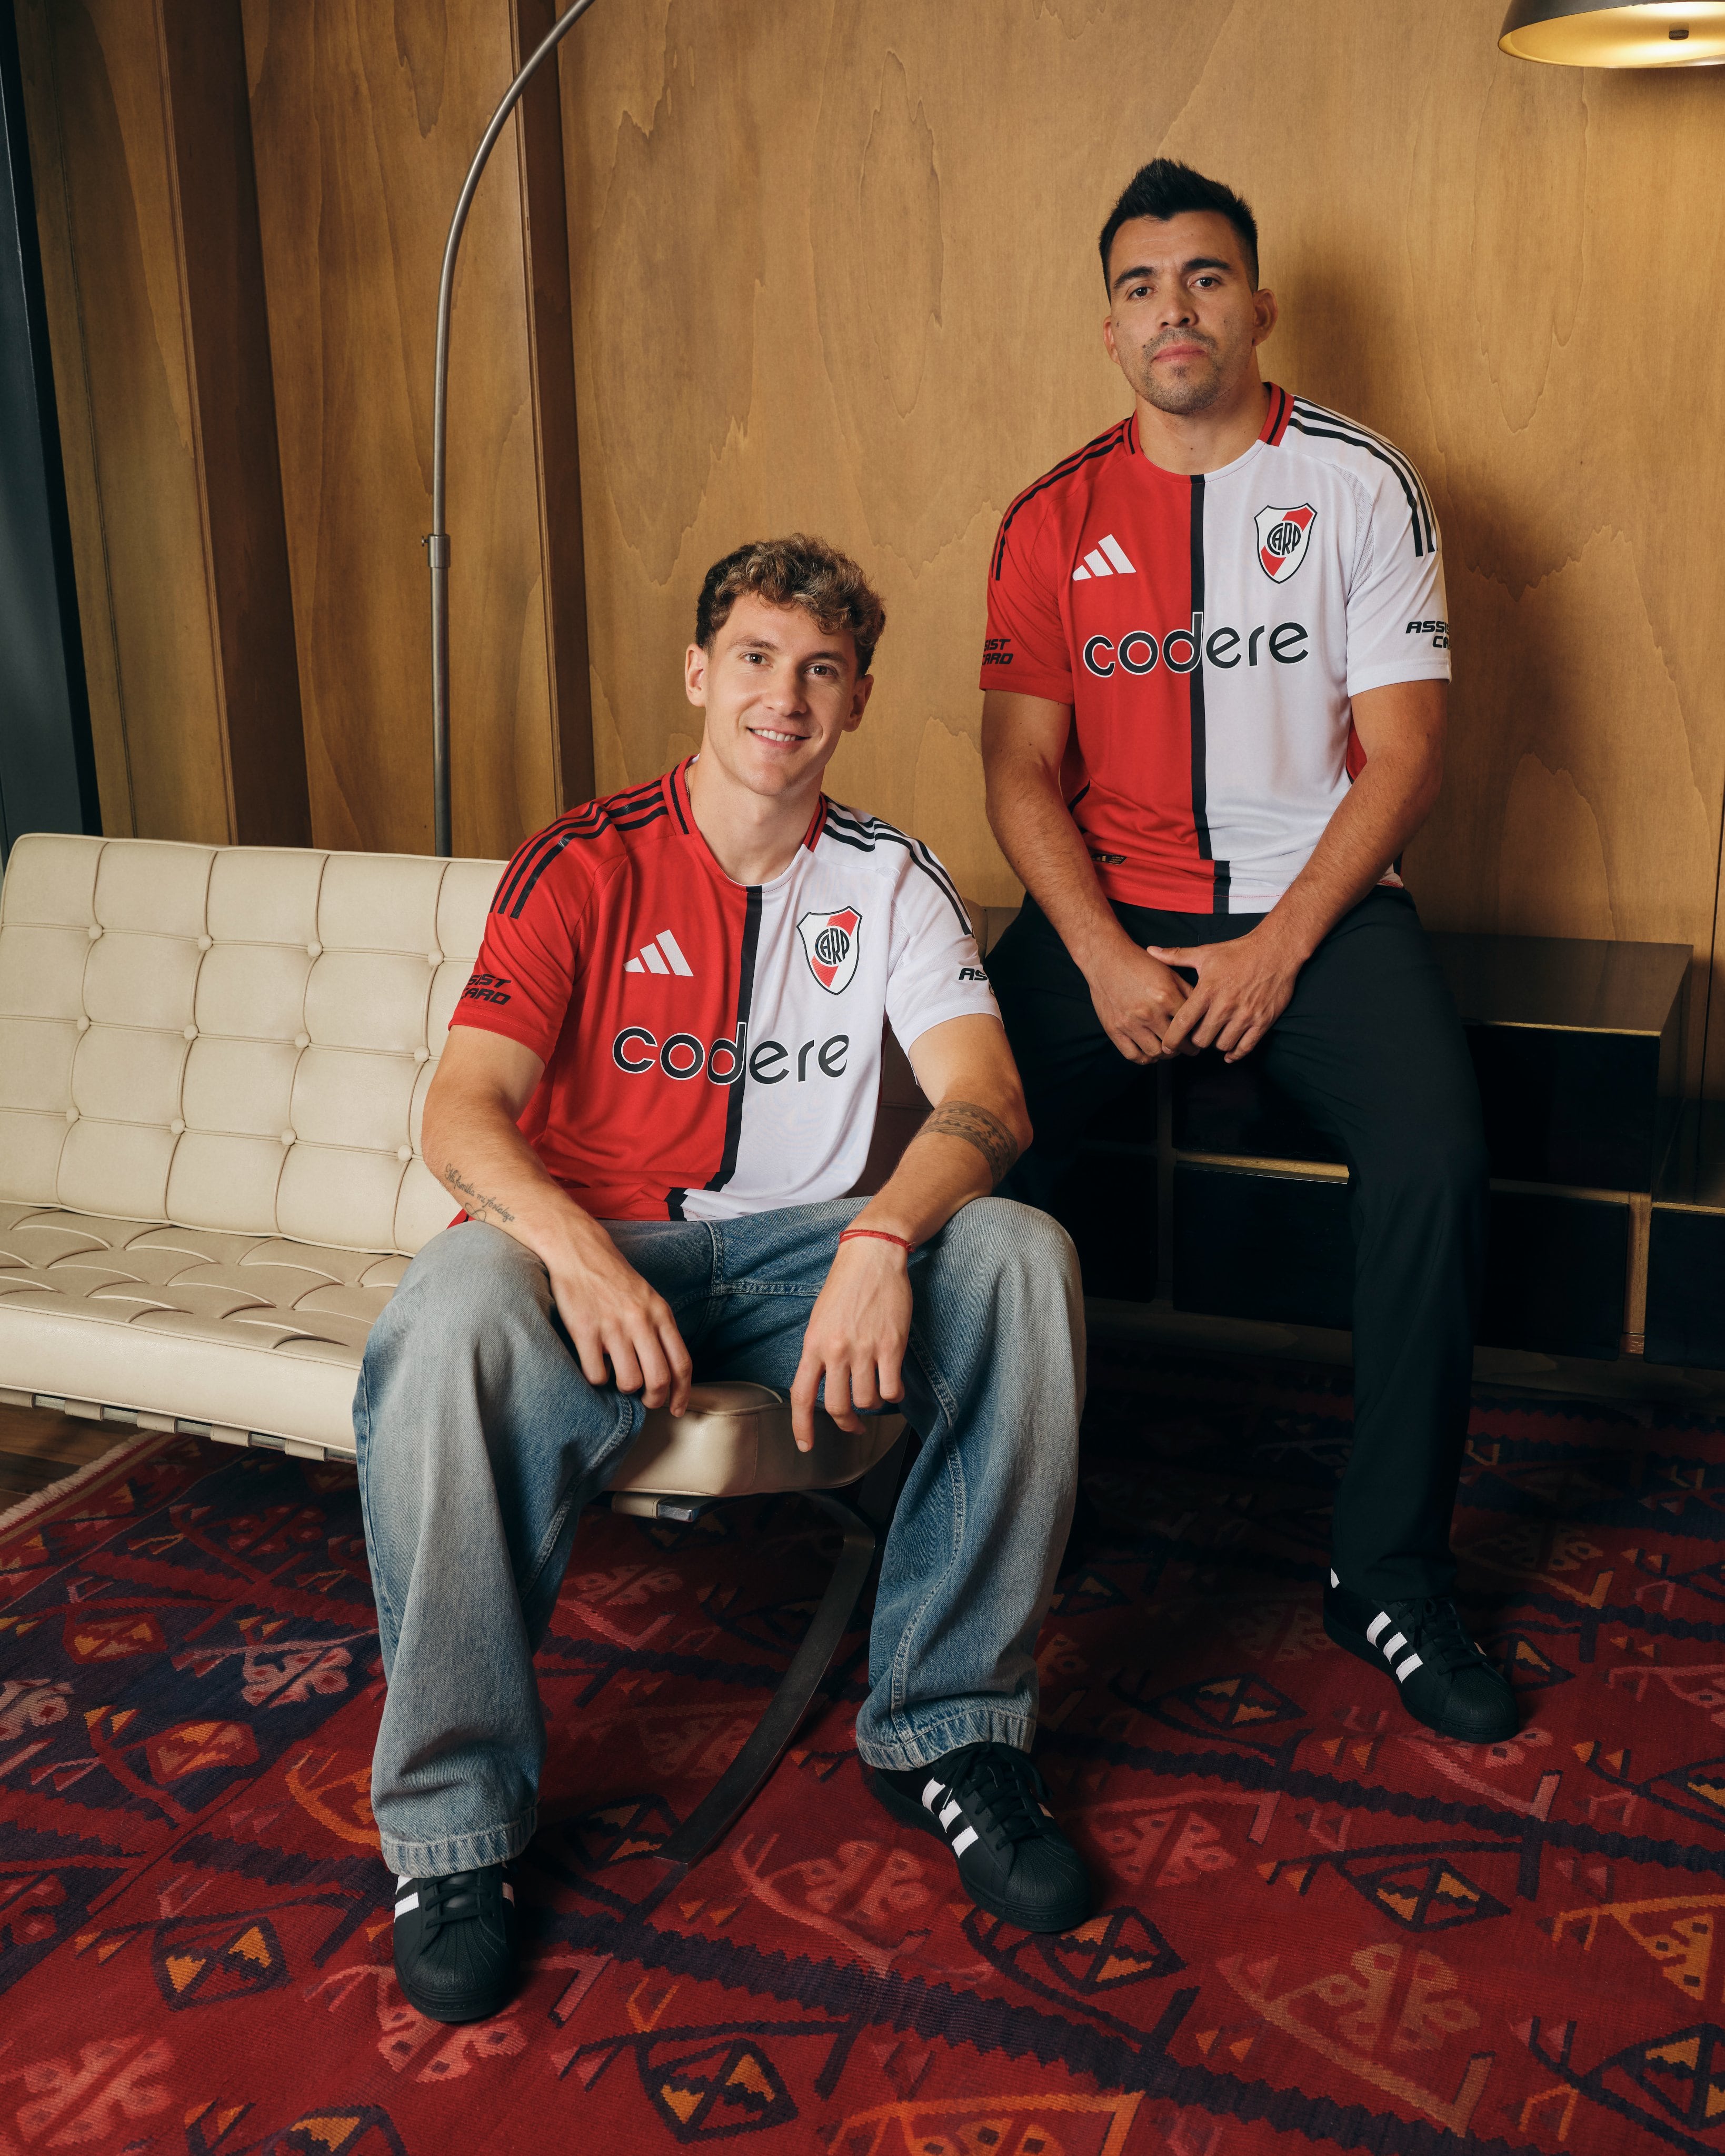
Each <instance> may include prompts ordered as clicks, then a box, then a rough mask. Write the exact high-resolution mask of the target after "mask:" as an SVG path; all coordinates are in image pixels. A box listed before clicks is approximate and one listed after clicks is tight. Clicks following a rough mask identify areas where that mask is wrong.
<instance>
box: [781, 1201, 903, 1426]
mask: <svg viewBox="0 0 1725 2156" xmlns="http://www.w3.org/2000/svg"><path fill="white" fill-rule="evenodd" d="M910 1337H911V1281H910V1274H909V1270H908V1261H907V1259H906V1254H905V1252H904V1251H902V1250H899V1249H898V1248H897V1247H896V1245H893V1244H891V1243H888V1242H877V1241H875V1240H872V1239H870V1240H858V1241H856V1242H853V1243H846V1244H844V1245H841V1246H840V1248H839V1253H838V1255H837V1256H836V1257H834V1260H833V1264H832V1270H830V1271H829V1273H828V1275H827V1279H826V1286H824V1288H822V1290H821V1291H820V1293H819V1295H818V1296H816V1297H815V1299H814V1309H813V1310H812V1311H811V1312H809V1327H808V1330H807V1331H806V1332H804V1333H803V1359H802V1361H801V1362H800V1363H798V1365H797V1375H796V1378H795V1380H794V1381H793V1383H792V1386H791V1428H792V1430H793V1433H794V1435H795V1437H796V1440H797V1449H798V1451H799V1452H809V1451H812V1450H814V1404H815V1399H816V1396H817V1395H818V1394H819V1392H820V1389H821V1380H822V1378H825V1380H826V1410H827V1413H828V1414H829V1415H830V1416H831V1417H832V1418H833V1420H834V1422H835V1423H837V1424H838V1425H839V1429H840V1430H850V1431H851V1432H852V1433H853V1434H855V1433H856V1432H857V1431H860V1430H861V1428H862V1426H863V1425H862V1418H863V1415H865V1414H870V1413H874V1412H875V1411H877V1410H879V1409H881V1408H885V1407H890V1406H891V1405H892V1404H894V1403H896V1401H899V1400H901V1399H903V1398H904V1396H905V1386H904V1376H903V1371H904V1360H905V1347H906V1343H907V1342H908V1341H909V1339H910Z"/></svg>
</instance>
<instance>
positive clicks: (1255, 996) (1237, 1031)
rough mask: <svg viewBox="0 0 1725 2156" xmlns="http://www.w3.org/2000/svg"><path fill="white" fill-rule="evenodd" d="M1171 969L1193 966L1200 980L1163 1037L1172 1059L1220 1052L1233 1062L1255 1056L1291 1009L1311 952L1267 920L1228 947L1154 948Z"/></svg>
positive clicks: (1209, 945) (1215, 945)
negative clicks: (1290, 1001) (1200, 1052)
mask: <svg viewBox="0 0 1725 2156" xmlns="http://www.w3.org/2000/svg"><path fill="white" fill-rule="evenodd" d="M1152 950H1153V953H1154V955H1155V956H1156V957H1158V958H1164V959H1166V960H1167V961H1168V963H1169V965H1171V966H1189V967H1190V968H1192V970H1193V971H1194V973H1196V974H1197V976H1198V980H1197V983H1196V984H1195V986H1194V988H1192V990H1191V992H1190V993H1189V995H1188V996H1187V998H1186V1000H1185V1002H1184V1003H1183V1004H1181V1006H1180V1009H1179V1011H1178V1014H1177V1015H1176V1016H1175V1018H1174V1019H1173V1024H1171V1025H1170V1026H1169V1027H1168V1031H1167V1033H1166V1034H1164V1035H1163V1049H1164V1050H1165V1052H1166V1053H1167V1054H1168V1055H1178V1054H1184V1055H1196V1054H1197V1052H1198V1050H1199V1049H1201V1048H1219V1049H1220V1050H1221V1051H1222V1054H1223V1055H1224V1058H1225V1059H1226V1060H1227V1061H1228V1062H1230V1063H1238V1062H1239V1060H1240V1058H1241V1056H1243V1055H1250V1054H1251V1052H1252V1050H1254V1049H1255V1047H1256V1046H1257V1045H1258V1043H1259V1042H1260V1040H1262V1039H1263V1038H1264V1036H1265V1034H1266V1033H1268V1032H1269V1030H1270V1029H1271V1026H1273V1025H1274V1024H1275V1023H1276V1020H1277V1019H1279V1018H1280V1017H1281V1014H1282V1013H1283V1012H1284V1011H1285V1010H1286V1009H1287V1007H1288V998H1290V997H1291V995H1292V994H1293V993H1294V983H1295V982H1296V981H1297V980H1298V979H1299V978H1300V968H1301V964H1302V963H1303V962H1304V957H1305V954H1304V953H1303V952H1301V951H1299V950H1298V948H1297V947H1296V946H1295V945H1294V944H1292V943H1291V942H1288V941H1287V940H1286V939H1285V938H1284V937H1281V935H1279V934H1278V933H1276V932H1275V931H1273V930H1272V929H1271V926H1270V924H1269V923H1268V922H1267V921H1266V923H1264V924H1263V925H1262V926H1261V927H1257V928H1254V929H1252V930H1251V931H1250V932H1249V933H1248V934H1246V935H1245V936H1240V937H1235V938H1234V940H1233V941H1232V942H1227V943H1206V944H1204V945H1201V946H1200V947H1199V948H1198V949H1196V950H1192V951H1178V950H1173V949H1163V948H1162V947H1160V946H1158V945H1153V946H1152Z"/></svg>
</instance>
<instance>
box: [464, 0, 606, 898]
mask: <svg viewBox="0 0 1725 2156" xmlns="http://www.w3.org/2000/svg"><path fill="white" fill-rule="evenodd" d="M592 5H593V0H575V4H574V6H573V7H572V8H570V9H569V10H568V11H567V13H565V14H562V15H560V16H559V17H558V18H557V21H556V22H555V23H552V26H551V28H550V29H549V30H548V31H547V33H546V35H545V37H544V38H542V41H541V42H540V44H539V45H538V47H537V49H536V50H535V51H534V52H533V54H531V57H530V58H529V59H528V61H527V63H526V66H525V67H523V68H522V69H521V73H520V74H518V75H517V76H516V79H515V80H514V81H513V82H512V83H511V85H509V88H508V89H507V90H506V91H505V92H504V95H503V102H502V103H501V105H499V106H498V108H497V110H495V112H494V113H493V114H492V115H491V124H490V126H489V127H488V128H486V130H485V134H484V136H483V137H482V138H481V140H480V146H479V149H478V151H477V152H476V154H475V157H474V161H473V163H472V165H471V166H470V168H469V170H468V174H467V179H466V183H465V185H464V187H462V190H461V195H460V198H459V201H458V202H457V203H456V204H455V214H454V217H453V218H451V219H450V222H449V244H448V245H447V246H446V247H445V248H444V274H443V281H442V283H441V284H440V285H439V287H438V295H437V382H436V387H435V388H434V390H433V392H432V399H431V532H430V536H429V537H428V538H427V539H426V540H425V541H424V545H425V547H426V548H427V549H428V551H429V555H430V559H431V787H432V795H433V799H434V815H435V826H436V846H435V850H436V853H437V855H438V857H439V859H440V860H448V859H449V852H450V842H449V533H448V532H447V531H445V530H444V434H445V432H446V431H447V430H446V421H447V418H448V407H449V310H450V307H451V305H453V303H454V296H455V257H456V255H457V254H459V251H460V247H461V234H462V231H463V229H464V228H465V225H466V223H467V213H468V211H469V209H470V208H471V207H472V203H473V198H474V193H475V189H476V188H477V187H478V186H479V183H480V176H481V174H482V173H483V172H484V171H485V162H486V160H487V159H488V158H489V157H490V154H491V151H492V149H493V148H494V146H495V143H496V141H497V137H498V136H500V135H501V133H502V132H503V125H504V122H505V121H506V120H507V119H508V117H509V115H510V114H511V112H513V111H514V110H515V108H516V105H518V104H519V103H520V102H521V92H522V91H523V90H525V89H526V86H527V85H528V84H529V83H530V82H531V80H532V79H533V76H534V74H536V71H537V69H538V67H539V64H540V62H541V61H542V60H543V59H546V58H547V55H548V54H551V53H553V52H555V51H556V49H557V46H558V44H560V43H561V42H562V38H563V37H564V35H565V34H566V33H567V32H568V31H570V30H572V29H573V28H574V27H575V24H576V23H577V22H578V20H579V19H580V18H581V17H582V16H583V15H584V14H585V13H587V11H588V8H590V7H592Z"/></svg>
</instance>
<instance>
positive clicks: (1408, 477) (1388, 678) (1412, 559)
mask: <svg viewBox="0 0 1725 2156" xmlns="http://www.w3.org/2000/svg"><path fill="white" fill-rule="evenodd" d="M1356 561H1357V567H1356V572H1355V574H1354V577H1353V582H1352V583H1351V584H1350V586H1349V588H1348V695H1349V696H1358V695H1359V694H1360V693H1361V692H1362V691H1363V690H1367V689H1383V688H1387V687H1388V686H1389V685H1390V683H1391V682H1393V681H1447V680H1449V678H1450V624H1449V620H1448V618H1447V614H1446V610H1445V602H1444V566H1443V556H1442V540H1441V536H1440V533H1439V531H1438V525H1437V518H1436V517H1435V516H1434V514H1433V513H1432V510H1431V506H1430V499H1429V497H1428V496H1427V495H1426V492H1425V486H1424V485H1422V484H1421V481H1420V475H1419V474H1418V473H1417V472H1416V471H1415V470H1414V468H1413V466H1412V465H1410V464H1409V463H1408V462H1407V460H1406V459H1405V458H1402V457H1399V456H1398V458H1397V460H1396V463H1395V464H1394V465H1388V466H1386V468H1385V470H1384V471H1383V473H1382V474H1381V475H1378V478H1377V480H1376V485H1375V488H1374V491H1373V498H1372V506H1371V511H1370V516H1369V519H1368V526H1367V529H1366V532H1365V534H1364V543H1363V545H1362V547H1360V548H1359V550H1358V554H1357V557H1356Z"/></svg>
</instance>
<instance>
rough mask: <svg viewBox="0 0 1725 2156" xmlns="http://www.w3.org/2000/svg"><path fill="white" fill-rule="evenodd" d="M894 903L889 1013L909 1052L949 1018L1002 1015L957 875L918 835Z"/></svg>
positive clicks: (896, 1034) (910, 847)
mask: <svg viewBox="0 0 1725 2156" xmlns="http://www.w3.org/2000/svg"><path fill="white" fill-rule="evenodd" d="M907 851H908V855H909V859H908V861H907V864H906V869H905V871H904V874H903V875H902V876H901V878H900V880H899V884H898V888H897V891H896V895H895V897H894V901H893V909H892V947H891V955H890V957H889V960H888V967H889V971H888V973H887V978H886V1017H887V1021H888V1023H889V1024H891V1028H892V1030H893V1035H894V1038H895V1039H896V1040H897V1042H898V1045H899V1046H900V1047H901V1049H903V1050H904V1051H905V1053H906V1055H909V1054H910V1052H911V1048H912V1046H913V1045H915V1043H916V1041H917V1040H918V1039H920V1038H921V1037H922V1034H925V1033H927V1031H928V1029H929V1028H930V1027H931V1026H936V1025H942V1024H945V1022H946V1020H947V1019H949V1018H973V1017H978V1016H981V1017H986V1018H998V1017H999V1015H1000V1013H999V1008H998V1006H997V1005H996V1004H995V1001H994V991H993V988H990V987H989V986H988V973H987V971H986V969H985V968H984V967H983V961H982V955H981V953H980V952H978V949H977V947H976V938H975V937H974V936H973V935H972V933H971V929H970V918H969V916H968V914H967V913H966V912H965V911H964V906H963V901H962V900H961V899H960V898H959V896H958V893H957V890H956V889H955V888H954V886H953V883H952V878H951V877H950V876H949V875H947V872H946V870H945V869H943V868H942V866H941V865H940V863H939V861H938V860H936V858H935V856H934V855H932V853H930V851H929V850H928V849H927V846H925V845H922V844H920V843H919V842H918V841H917V840H916V839H911V840H910V841H909V842H908V846H907Z"/></svg>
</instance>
